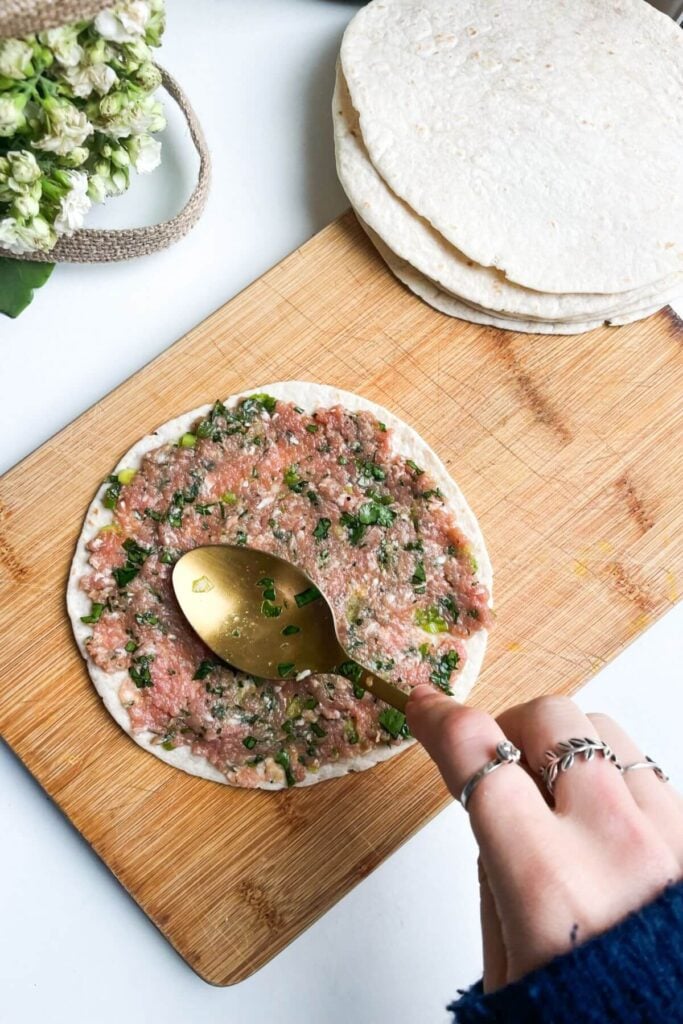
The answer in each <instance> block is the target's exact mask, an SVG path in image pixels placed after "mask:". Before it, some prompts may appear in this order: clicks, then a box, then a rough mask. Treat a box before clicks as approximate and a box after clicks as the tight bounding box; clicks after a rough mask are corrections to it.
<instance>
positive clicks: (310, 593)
mask: <svg viewBox="0 0 683 1024" xmlns="http://www.w3.org/2000/svg"><path fill="white" fill-rule="evenodd" d="M319 597H320V591H319V590H318V588H317V587H307V588H306V590H302V591H301V593H300V594H295V595H294V600H295V601H296V604H297V608H303V607H304V606H305V605H307V604H310V603H311V601H317V599H318V598H319Z"/></svg>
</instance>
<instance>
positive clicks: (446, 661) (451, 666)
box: [429, 651, 460, 695]
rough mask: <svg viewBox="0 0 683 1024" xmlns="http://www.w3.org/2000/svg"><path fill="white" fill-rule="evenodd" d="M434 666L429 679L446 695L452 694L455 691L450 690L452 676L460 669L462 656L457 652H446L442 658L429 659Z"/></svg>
mask: <svg viewBox="0 0 683 1024" xmlns="http://www.w3.org/2000/svg"><path fill="white" fill-rule="evenodd" d="M429 660H430V661H431V663H432V665H433V666H434V668H433V671H432V672H431V674H430V676H429V678H430V679H431V681H432V682H433V683H434V684H435V685H436V686H438V687H439V689H440V690H443V691H444V693H448V694H451V695H452V693H453V691H452V690H451V688H450V685H449V684H450V680H451V675H452V673H453V672H454V671H455V669H456V668H457V667H458V662H459V661H460V655H459V654H458V652H457V651H446V652H445V653H444V654H442V655H441V656H440V657H438V658H435V657H431V658H430V659H429Z"/></svg>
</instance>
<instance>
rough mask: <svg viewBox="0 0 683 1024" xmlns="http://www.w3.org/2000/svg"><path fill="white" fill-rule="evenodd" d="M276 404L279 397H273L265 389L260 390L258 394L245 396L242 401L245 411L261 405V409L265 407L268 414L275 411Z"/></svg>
mask: <svg viewBox="0 0 683 1024" xmlns="http://www.w3.org/2000/svg"><path fill="white" fill-rule="evenodd" d="M276 405H277V398H273V396H272V395H267V394H265V392H263V391H260V392H259V393H258V394H257V395H249V398H245V399H244V401H243V402H242V408H243V409H244V411H245V412H250V411H251V410H252V408H254V407H258V406H260V407H261V409H265V411H266V412H267V413H268V415H271V416H272V414H273V413H274V412H275V406H276ZM259 411H260V410H259Z"/></svg>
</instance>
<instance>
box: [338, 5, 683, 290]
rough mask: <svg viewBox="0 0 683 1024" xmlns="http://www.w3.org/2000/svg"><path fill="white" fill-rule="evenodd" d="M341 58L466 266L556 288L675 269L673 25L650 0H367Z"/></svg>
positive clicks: (677, 81) (682, 213) (386, 162)
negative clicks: (467, 262)
mask: <svg viewBox="0 0 683 1024" xmlns="http://www.w3.org/2000/svg"><path fill="white" fill-rule="evenodd" d="M341 63H342V67H343V71H344V76H345V78H346V81H347V83H348V86H349V91H350V94H351V99H352V102H353V106H354V107H355V109H356V110H357V111H358V113H359V116H360V127H361V132H362V136H363V139H364V141H365V145H366V147H367V150H368V153H369V156H370V159H371V161H372V163H373V164H374V166H375V168H376V169H377V171H378V172H379V174H380V175H381V177H382V178H383V179H384V181H386V183H387V184H388V185H389V187H390V188H391V189H392V190H393V191H394V193H395V194H396V195H397V196H399V198H401V199H403V200H405V202H407V203H408V205H409V206H410V207H411V208H412V209H413V210H414V211H415V212H416V213H417V214H418V215H419V216H421V217H424V218H426V219H427V220H428V221H429V222H430V223H431V224H432V226H433V227H434V228H435V229H436V230H437V231H438V232H439V233H440V234H441V235H442V236H443V237H445V238H446V239H447V240H448V241H449V242H450V243H451V244H452V245H454V246H455V247H456V248H457V249H458V250H459V251H460V252H462V253H464V254H465V255H466V256H467V257H469V258H470V259H472V260H474V261H475V262H476V263H478V264H480V265H481V266H485V267H489V266H490V267H496V268H497V269H499V270H500V271H502V272H503V273H504V274H505V275H506V276H507V278H508V279H509V280H511V281H514V282H516V283H517V284H520V285H523V286H525V287H527V288H532V289H535V290H537V291H544V292H561V293H566V292H588V293H599V292H605V293H608V292H612V293H614V292H621V291H629V290H632V289H635V288H639V287H641V286H644V285H647V284H650V283H653V282H658V281H661V280H662V279H663V278H665V277H666V276H667V275H669V274H671V273H678V272H679V271H680V270H681V269H683V35H682V34H681V32H680V29H679V28H678V27H677V26H676V24H675V23H674V22H673V21H672V20H671V19H670V18H668V17H666V16H665V15H664V14H661V13H660V12H658V11H656V10H655V9H654V8H653V7H652V6H650V4H648V3H647V2H646V0H374V2H372V3H370V4H368V5H367V6H366V7H364V8H363V9H361V11H359V13H358V14H357V15H356V17H355V18H354V19H353V21H352V22H351V24H350V25H349V27H348V28H347V31H346V33H345V35H344V39H343V42H342V48H341Z"/></svg>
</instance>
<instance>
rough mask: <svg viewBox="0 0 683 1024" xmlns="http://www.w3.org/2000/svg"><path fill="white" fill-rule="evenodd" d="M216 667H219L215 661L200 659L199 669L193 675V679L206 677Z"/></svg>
mask: <svg viewBox="0 0 683 1024" xmlns="http://www.w3.org/2000/svg"><path fill="white" fill-rule="evenodd" d="M215 668H218V665H216V664H214V662H213V661H207V660H204V661H200V662H199V667H198V668H197V671H196V672H195V674H194V675H193V676H192V678H193V679H206V677H207V676H210V675H211V673H212V672H213V670H214V669H215Z"/></svg>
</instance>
